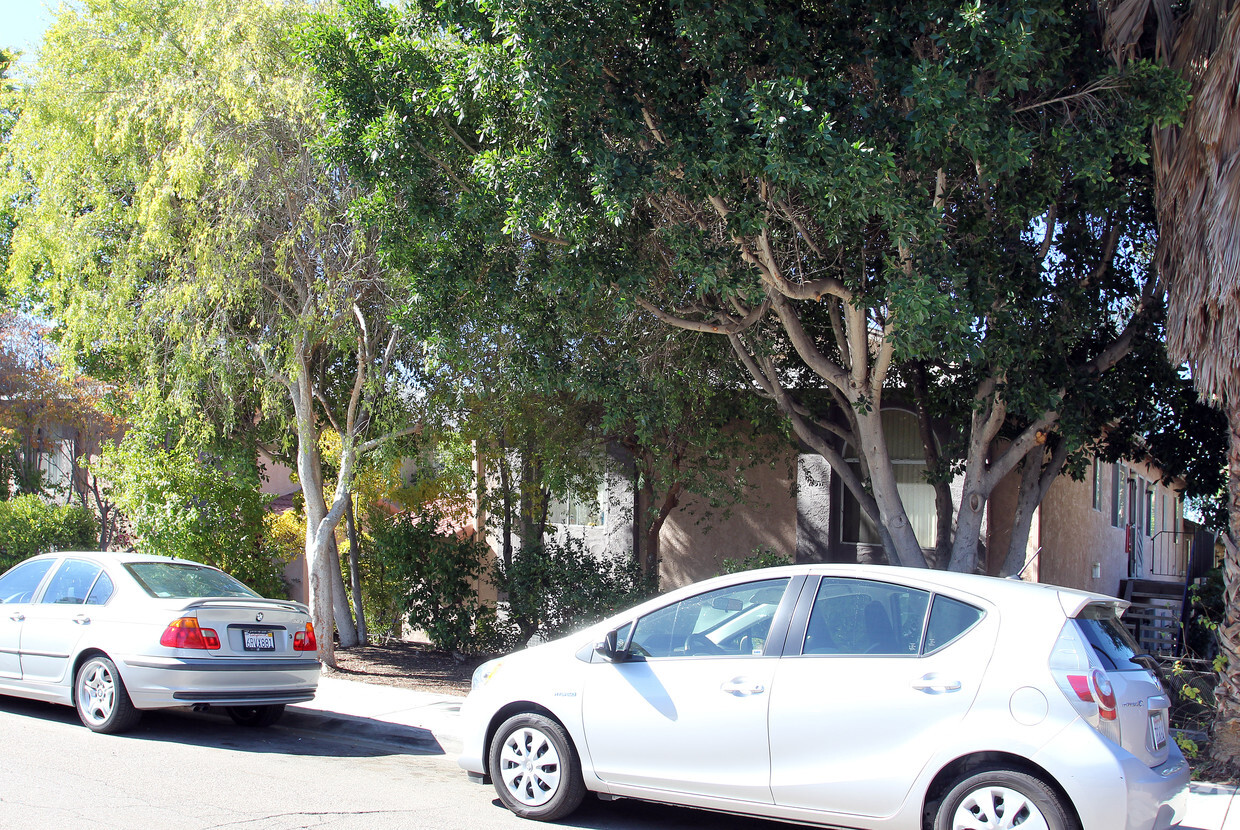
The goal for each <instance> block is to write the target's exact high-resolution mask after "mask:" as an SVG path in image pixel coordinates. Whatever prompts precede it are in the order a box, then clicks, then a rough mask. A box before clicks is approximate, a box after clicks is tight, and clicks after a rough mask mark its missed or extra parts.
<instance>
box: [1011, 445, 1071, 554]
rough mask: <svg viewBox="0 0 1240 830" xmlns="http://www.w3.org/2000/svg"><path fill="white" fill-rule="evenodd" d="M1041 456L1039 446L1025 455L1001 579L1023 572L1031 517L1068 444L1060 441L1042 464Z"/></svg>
mask: <svg viewBox="0 0 1240 830" xmlns="http://www.w3.org/2000/svg"><path fill="white" fill-rule="evenodd" d="M1044 455H1045V452H1044V451H1043V449H1042V447H1041V445H1039V446H1038V447H1037V448H1035V449H1034V450H1032V451H1030V453H1029V455H1027V456H1025V461H1024V464H1025V467H1024V469H1023V470H1022V471H1021V478H1020V492H1019V494H1018V495H1017V497H1016V515H1015V517H1014V518H1013V519H1012V535H1011V537H1010V538H1009V539H1008V550H1007V556H1006V557H1004V560H1003V567H1002V569H1001V570H1000V571H999V575H1000V576H1011V575H1013V574H1017V573H1020V571H1021V570H1023V569H1024V567H1025V556H1026V555H1027V553H1028V548H1029V532H1030V530H1031V529H1032V527H1033V514H1034V513H1035V512H1037V509H1038V505H1040V504H1041V503H1042V501H1043V500H1044V499H1045V498H1046V494H1047V492H1048V491H1049V490H1050V489H1051V485H1052V484H1053V483H1054V482H1055V479H1056V478H1058V477H1059V473H1060V472H1062V471H1063V465H1064V463H1065V462H1066V461H1067V460H1068V445H1067V443H1066V442H1065V441H1060V442H1059V444H1058V445H1057V446H1056V447H1055V449H1054V451H1053V452H1052V453H1051V457H1050V458H1049V459H1048V460H1047V461H1046V463H1045V465H1043V463H1042V457H1043V456H1044Z"/></svg>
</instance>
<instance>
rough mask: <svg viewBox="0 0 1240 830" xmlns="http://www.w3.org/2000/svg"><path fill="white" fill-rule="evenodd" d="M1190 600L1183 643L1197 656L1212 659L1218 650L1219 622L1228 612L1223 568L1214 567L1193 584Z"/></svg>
mask: <svg viewBox="0 0 1240 830" xmlns="http://www.w3.org/2000/svg"><path fill="white" fill-rule="evenodd" d="M1188 601H1189V606H1190V608H1191V610H1190V611H1189V615H1188V625H1187V627H1186V629H1185V631H1184V644H1185V646H1186V647H1187V649H1188V652H1189V654H1191V655H1193V656H1194V657H1198V658H1201V659H1206V660H1208V659H1211V658H1213V657H1214V656H1215V655H1217V654H1218V653H1219V651H1218V636H1219V634H1218V631H1219V626H1221V625H1222V624H1223V622H1224V621H1225V619H1226V615H1227V600H1226V594H1225V592H1224V585H1223V571H1222V569H1221V568H1215V569H1214V570H1212V571H1210V572H1209V573H1207V574H1206V575H1205V578H1204V579H1203V580H1202V581H1201V582H1199V583H1195V584H1193V585H1192V586H1190V587H1189V599H1188Z"/></svg>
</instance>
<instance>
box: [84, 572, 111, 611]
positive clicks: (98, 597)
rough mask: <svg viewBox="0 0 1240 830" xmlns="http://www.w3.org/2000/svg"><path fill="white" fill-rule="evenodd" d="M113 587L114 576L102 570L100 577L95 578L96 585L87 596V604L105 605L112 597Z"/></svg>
mask: <svg viewBox="0 0 1240 830" xmlns="http://www.w3.org/2000/svg"><path fill="white" fill-rule="evenodd" d="M112 589H113V585H112V578H111V577H109V576H108V575H107V574H105V573H102V572H101V573H100V574H99V578H98V579H96V580H95V587H93V588H91V589H90V593H89V594H88V595H87V597H86V604H87V605H103V604H104V603H106V602H107V601H108V600H109V599H111V598H112Z"/></svg>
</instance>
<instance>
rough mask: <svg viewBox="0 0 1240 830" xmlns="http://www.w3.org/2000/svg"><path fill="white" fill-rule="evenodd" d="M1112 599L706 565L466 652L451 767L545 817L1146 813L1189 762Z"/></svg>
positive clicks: (1127, 816)
mask: <svg viewBox="0 0 1240 830" xmlns="http://www.w3.org/2000/svg"><path fill="white" fill-rule="evenodd" d="M1125 606H1126V604H1125V603H1124V602H1123V601H1122V600H1118V599H1115V598H1114V597H1108V596H1104V595H1101V594H1092V593H1084V592H1081V591H1074V590H1069V589H1065V588H1057V587H1053V586H1048V585H1037V584H1031V583H1025V582H1019V581H1014V580H1001V579H994V578H990V577H984V576H973V575H965V574H955V573H943V572H939V571H926V570H916V569H906V568H891V567H876V566H848V565H809V566H793V567H787V568H775V569H768V570H761V571H751V572H748V573H742V574H734V575H730V576H725V577H719V578H717V579H713V580H708V581H706V582H702V583H698V584H696V585H691V586H689V587H687V588H682V589H680V590H677V591H674V592H672V593H669V594H667V595H665V596H663V597H660V598H658V599H655V600H652V601H650V602H647V603H645V604H643V605H640V606H638V607H636V608H634V609H632V610H630V611H627V612H625V613H622V614H619V615H616V616H614V617H612V618H610V619H608V620H605V621H604V622H602V623H599V624H598V625H595V626H593V627H591V628H589V629H586V630H584V631H582V632H581V633H578V634H574V635H571V636H569V637H566V638H564V639H562V640H557V641H555V642H551V643H547V644H545V645H541V646H537V647H534V648H530V649H527V650H525V651H521V652H517V653H515V654H512V655H509V656H507V657H504V658H502V659H501V660H496V661H491V662H489V663H486V664H484V665H482V666H480V667H479V669H478V671H477V672H476V673H475V675H474V682H473V690H472V691H471V692H470V695H469V697H468V698H467V699H466V701H465V704H464V706H463V708H462V721H463V724H462V726H463V733H462V734H463V736H464V751H463V753H462V755H461V758H460V765H461V766H462V767H463V768H464V769H465V770H466V771H468V772H469V773H470V775H471V777H473V778H476V779H479V780H490V781H492V782H493V783H494V786H495V789H496V790H497V792H498V793H499V796H500V798H501V800H502V801H503V803H504V804H505V805H506V806H507V807H508V808H509V809H511V810H512V811H513V812H514V813H516V814H518V815H521V816H524V817H527V818H532V819H541V820H555V819H559V818H562V817H564V816H566V815H568V814H569V813H571V812H572V811H573V810H574V809H575V808H576V807H577V805H578V804H579V803H580V802H581V800H582V798H583V796H584V794H585V793H586V792H587V791H592V792H595V793H597V794H598V795H599V796H601V797H602V798H604V799H613V798H618V797H628V798H639V799H644V800H648V801H658V802H665V803H669V804H681V805H687V806H691V807H701V808H707V809H712V810H720V811H724V812H728V813H740V814H748V815H756V816H765V817H770V818H775V819H781V820H785V821H794V822H803V823H806V824H815V825H826V826H831V827H853V828H874V830H877V828H905V830H967V829H973V828H987V830H997V828H1024V830H1034V828H1042V829H1043V830H1045V829H1046V828H1049V830H1122V829H1123V830H1156V828H1165V827H1169V826H1172V825H1175V824H1178V823H1179V821H1180V819H1181V818H1182V817H1183V813H1184V807H1185V800H1186V797H1187V795H1186V793H1187V783H1188V775H1189V770H1188V767H1187V765H1186V764H1185V762H1184V758H1183V756H1182V755H1181V754H1180V751H1179V749H1178V748H1177V747H1176V745H1175V743H1174V741H1171V740H1169V737H1168V722H1167V719H1168V709H1169V705H1170V702H1169V700H1168V698H1167V696H1166V694H1165V693H1164V691H1163V689H1162V687H1161V686H1160V684H1159V681H1158V679H1157V677H1156V676H1155V675H1154V673H1153V672H1152V671H1151V670H1150V668H1149V666H1148V664H1147V662H1146V661H1145V660H1144V658H1143V656H1142V655H1141V654H1139V653H1138V651H1137V648H1136V646H1135V644H1134V643H1133V641H1132V638H1131V637H1130V636H1129V635H1128V633H1127V632H1126V630H1125V629H1124V627H1123V625H1122V624H1121V623H1120V619H1119V617H1120V614H1121V613H1122V612H1123V610H1124V608H1125Z"/></svg>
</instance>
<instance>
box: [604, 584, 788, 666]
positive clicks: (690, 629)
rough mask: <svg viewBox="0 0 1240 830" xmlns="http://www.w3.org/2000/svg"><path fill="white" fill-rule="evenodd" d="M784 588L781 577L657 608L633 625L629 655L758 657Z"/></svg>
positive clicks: (713, 592) (656, 656) (729, 588)
mask: <svg viewBox="0 0 1240 830" xmlns="http://www.w3.org/2000/svg"><path fill="white" fill-rule="evenodd" d="M787 587H788V579H786V578H784V579H765V580H762V581H760V582H746V583H744V584H742V585H733V586H730V587H728V588H720V589H718V590H715V591H708V592H706V593H704V594H698V595H697V596H693V597H689V598H687V599H683V600H681V601H680V602H677V603H673V604H672V605H668V606H666V607H664V608H660V609H659V610H658V611H653V612H651V613H649V614H647V615H646V616H644V617H642V618H641V619H639V620H638V621H637V623H636V625H635V626H634V628H633V635H632V638H631V640H630V642H629V652H630V653H631V654H633V655H635V656H641V657H649V658H659V657H719V656H732V657H758V656H761V655H762V653H763V650H764V648H765V646H766V638H767V634H768V633H769V631H770V628H771V620H772V618H774V616H775V610H776V609H777V608H778V607H779V603H780V600H782V599H783V596H784V591H785V589H786V588H787ZM625 633H627V632H625Z"/></svg>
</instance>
